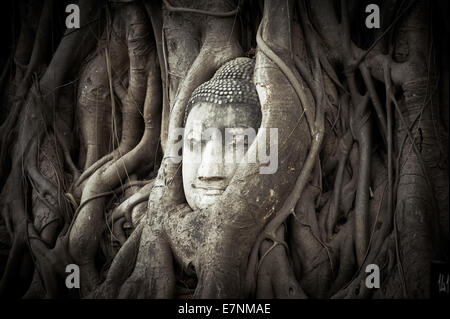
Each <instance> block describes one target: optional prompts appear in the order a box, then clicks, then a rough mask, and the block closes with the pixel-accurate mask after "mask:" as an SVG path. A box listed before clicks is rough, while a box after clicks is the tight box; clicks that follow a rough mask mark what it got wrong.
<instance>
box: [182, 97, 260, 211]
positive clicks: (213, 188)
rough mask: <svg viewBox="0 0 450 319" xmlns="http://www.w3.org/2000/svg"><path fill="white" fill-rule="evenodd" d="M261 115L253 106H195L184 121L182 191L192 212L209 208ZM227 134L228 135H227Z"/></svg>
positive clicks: (204, 104)
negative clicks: (250, 129) (249, 132)
mask: <svg viewBox="0 0 450 319" xmlns="http://www.w3.org/2000/svg"><path fill="white" fill-rule="evenodd" d="M260 123H261V112H260V110H259V109H258V108H257V107H255V106H247V105H242V104H240V105H236V104H226V105H217V104H213V103H209V102H199V103H197V104H195V105H193V107H192V109H191V110H190V113H189V115H188V117H187V120H186V125H185V130H184V141H183V164H182V165H183V166H182V171H183V187H184V193H185V195H186V200H187V202H188V204H189V206H190V207H191V208H192V209H193V210H196V209H204V208H206V207H209V206H211V205H213V204H214V203H215V202H216V201H217V200H218V198H219V197H220V196H221V194H222V193H223V192H224V191H225V189H226V188H227V186H228V184H229V182H230V180H231V178H232V177H233V175H234V172H235V170H236V168H237V165H238V162H239V161H240V158H239V150H241V151H242V150H243V152H244V153H245V152H247V149H248V146H249V143H251V142H252V141H251V139H252V138H248V134H247V132H248V131H249V130H248V129H249V128H252V129H253V131H256V130H257V129H258V127H259V125H260ZM230 134H231V135H230Z"/></svg>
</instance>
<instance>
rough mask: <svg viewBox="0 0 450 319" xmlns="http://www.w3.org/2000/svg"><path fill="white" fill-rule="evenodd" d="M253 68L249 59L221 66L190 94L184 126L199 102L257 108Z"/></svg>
mask: <svg viewBox="0 0 450 319" xmlns="http://www.w3.org/2000/svg"><path fill="white" fill-rule="evenodd" d="M254 67H255V61H254V60H253V59H249V58H236V59H234V60H231V61H229V62H227V63H225V64H224V65H222V66H221V67H220V68H219V69H218V70H217V71H216V73H215V74H214V76H213V77H212V79H211V80H209V81H207V82H205V83H203V84H201V85H200V86H199V87H197V88H196V89H195V90H194V92H193V93H192V96H191V98H190V99H189V102H188V104H187V106H186V111H185V116H184V124H186V119H187V117H188V115H189V112H190V111H191V108H192V106H193V105H195V104H197V103H200V102H209V103H213V104H217V105H226V104H230V103H233V104H246V105H254V106H257V107H259V98H258V94H257V93H256V87H255V85H254V84H253V70H254Z"/></svg>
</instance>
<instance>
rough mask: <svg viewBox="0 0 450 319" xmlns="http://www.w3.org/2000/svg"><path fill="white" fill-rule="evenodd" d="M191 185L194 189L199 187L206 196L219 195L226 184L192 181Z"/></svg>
mask: <svg viewBox="0 0 450 319" xmlns="http://www.w3.org/2000/svg"><path fill="white" fill-rule="evenodd" d="M191 186H192V187H193V188H196V189H201V190H202V191H204V192H205V195H208V196H214V195H220V194H222V193H223V192H224V191H225V188H226V186H225V185H223V184H217V183H211V184H209V183H201V184H194V183H192V184H191Z"/></svg>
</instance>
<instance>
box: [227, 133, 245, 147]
mask: <svg viewBox="0 0 450 319" xmlns="http://www.w3.org/2000/svg"><path fill="white" fill-rule="evenodd" d="M228 145H230V146H232V147H237V146H244V147H245V148H246V149H247V147H248V137H246V136H242V135H236V136H234V137H233V138H232V139H231V140H230V142H229V143H228Z"/></svg>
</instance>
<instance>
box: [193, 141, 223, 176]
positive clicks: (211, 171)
mask: <svg viewBox="0 0 450 319" xmlns="http://www.w3.org/2000/svg"><path fill="white" fill-rule="evenodd" d="M198 178H199V179H200V180H201V181H220V180H223V179H225V173H224V169H223V158H222V143H218V141H215V140H214V139H213V140H210V141H208V142H207V143H206V145H205V148H204V150H203V152H202V161H201V163H200V167H199V169H198Z"/></svg>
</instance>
